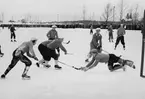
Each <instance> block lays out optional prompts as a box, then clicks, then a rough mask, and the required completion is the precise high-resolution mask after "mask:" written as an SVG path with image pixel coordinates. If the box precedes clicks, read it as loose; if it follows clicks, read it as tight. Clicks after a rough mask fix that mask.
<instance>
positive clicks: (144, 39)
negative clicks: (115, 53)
mask: <svg viewBox="0 0 145 99" xmlns="http://www.w3.org/2000/svg"><path fill="white" fill-rule="evenodd" d="M141 32H142V53H141V68H140V76H141V77H144V78H145V76H144V75H143V69H144V50H145V49H144V47H145V10H144V18H143V27H142V31H141Z"/></svg>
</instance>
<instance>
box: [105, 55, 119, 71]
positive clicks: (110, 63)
mask: <svg viewBox="0 0 145 99" xmlns="http://www.w3.org/2000/svg"><path fill="white" fill-rule="evenodd" d="M119 59H120V57H118V56H116V55H114V54H109V61H108V68H109V70H113V68H114V63H118V61H119Z"/></svg>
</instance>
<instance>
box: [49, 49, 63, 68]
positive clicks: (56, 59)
mask: <svg viewBox="0 0 145 99" xmlns="http://www.w3.org/2000/svg"><path fill="white" fill-rule="evenodd" d="M59 56H60V55H59V54H56V52H55V50H54V51H52V52H51V57H52V58H53V59H54V64H55V65H54V67H55V68H56V69H61V68H62V67H60V66H59V65H58V58H59Z"/></svg>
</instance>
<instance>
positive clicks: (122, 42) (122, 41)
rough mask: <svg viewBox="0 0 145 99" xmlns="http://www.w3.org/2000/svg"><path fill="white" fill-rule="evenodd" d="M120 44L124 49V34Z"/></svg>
mask: <svg viewBox="0 0 145 99" xmlns="http://www.w3.org/2000/svg"><path fill="white" fill-rule="evenodd" d="M121 44H122V45H123V49H124V50H125V42H124V36H122V37H121Z"/></svg>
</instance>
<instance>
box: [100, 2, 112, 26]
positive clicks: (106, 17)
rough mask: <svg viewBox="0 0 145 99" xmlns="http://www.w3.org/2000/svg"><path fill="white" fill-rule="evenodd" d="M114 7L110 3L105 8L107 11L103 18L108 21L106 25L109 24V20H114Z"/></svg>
mask: <svg viewBox="0 0 145 99" xmlns="http://www.w3.org/2000/svg"><path fill="white" fill-rule="evenodd" d="M112 8H113V7H112V5H111V4H110V3H108V4H107V5H106V6H105V9H104V13H103V15H102V16H103V18H104V20H105V21H106V24H107V23H108V21H109V19H110V18H112V11H113V9H112Z"/></svg>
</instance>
